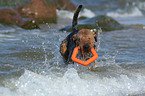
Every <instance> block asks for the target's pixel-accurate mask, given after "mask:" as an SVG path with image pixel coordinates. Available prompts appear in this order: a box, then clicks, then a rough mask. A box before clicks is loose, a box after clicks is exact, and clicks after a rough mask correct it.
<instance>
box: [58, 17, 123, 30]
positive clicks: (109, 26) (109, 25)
mask: <svg viewBox="0 0 145 96" xmlns="http://www.w3.org/2000/svg"><path fill="white" fill-rule="evenodd" d="M98 28H101V29H102V31H103V32H104V31H113V30H121V29H123V28H124V27H123V26H122V25H121V24H120V23H118V22H117V21H116V20H114V19H113V18H111V17H108V16H105V15H101V16H95V17H93V18H88V19H85V20H83V21H82V22H81V24H79V25H78V29H97V30H98ZM60 31H69V32H70V31H72V29H71V25H70V26H67V27H65V28H62V29H60Z"/></svg>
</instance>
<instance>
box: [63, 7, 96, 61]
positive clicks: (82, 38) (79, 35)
mask: <svg viewBox="0 0 145 96" xmlns="http://www.w3.org/2000/svg"><path fill="white" fill-rule="evenodd" d="M81 8H82V5H79V6H78V8H77V9H76V11H75V13H74V16H73V22H72V29H73V32H72V33H70V34H69V35H68V36H67V37H66V38H65V39H64V40H63V41H62V43H61V45H60V53H61V55H62V56H63V58H64V61H65V62H66V63H69V62H70V61H72V60H71V56H72V52H73V50H74V48H75V47H76V46H77V47H79V50H80V53H79V54H80V55H81V57H83V58H84V59H86V57H87V56H90V52H91V49H92V48H95V49H96V47H95V45H94V43H95V41H96V42H97V32H96V31H94V32H92V31H91V30H90V29H81V30H78V29H77V18H78V15H79V12H80V10H81Z"/></svg>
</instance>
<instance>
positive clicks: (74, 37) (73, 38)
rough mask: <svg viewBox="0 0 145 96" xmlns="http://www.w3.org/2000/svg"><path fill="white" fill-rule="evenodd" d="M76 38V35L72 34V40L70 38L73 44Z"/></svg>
mask: <svg viewBox="0 0 145 96" xmlns="http://www.w3.org/2000/svg"><path fill="white" fill-rule="evenodd" d="M76 36H77V34H74V35H73V36H72V38H71V40H72V41H73V42H74V43H75V42H76Z"/></svg>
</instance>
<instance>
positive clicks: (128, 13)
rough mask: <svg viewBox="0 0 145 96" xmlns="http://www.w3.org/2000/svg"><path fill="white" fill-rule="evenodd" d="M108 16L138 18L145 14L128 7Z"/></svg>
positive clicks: (137, 9) (135, 8)
mask: <svg viewBox="0 0 145 96" xmlns="http://www.w3.org/2000/svg"><path fill="white" fill-rule="evenodd" d="M107 16H111V17H137V16H143V13H142V12H141V11H140V10H139V8H137V7H129V8H128V7H127V8H125V9H117V10H116V11H112V12H108V13H107Z"/></svg>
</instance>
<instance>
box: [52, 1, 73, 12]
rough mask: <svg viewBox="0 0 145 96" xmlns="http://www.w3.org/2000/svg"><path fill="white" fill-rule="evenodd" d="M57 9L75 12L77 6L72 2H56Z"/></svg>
mask: <svg viewBox="0 0 145 96" xmlns="http://www.w3.org/2000/svg"><path fill="white" fill-rule="evenodd" d="M54 2H55V5H56V8H57V9H59V10H60V9H61V10H71V11H74V10H75V9H76V6H75V5H74V4H73V3H72V2H71V1H70V0H54Z"/></svg>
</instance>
